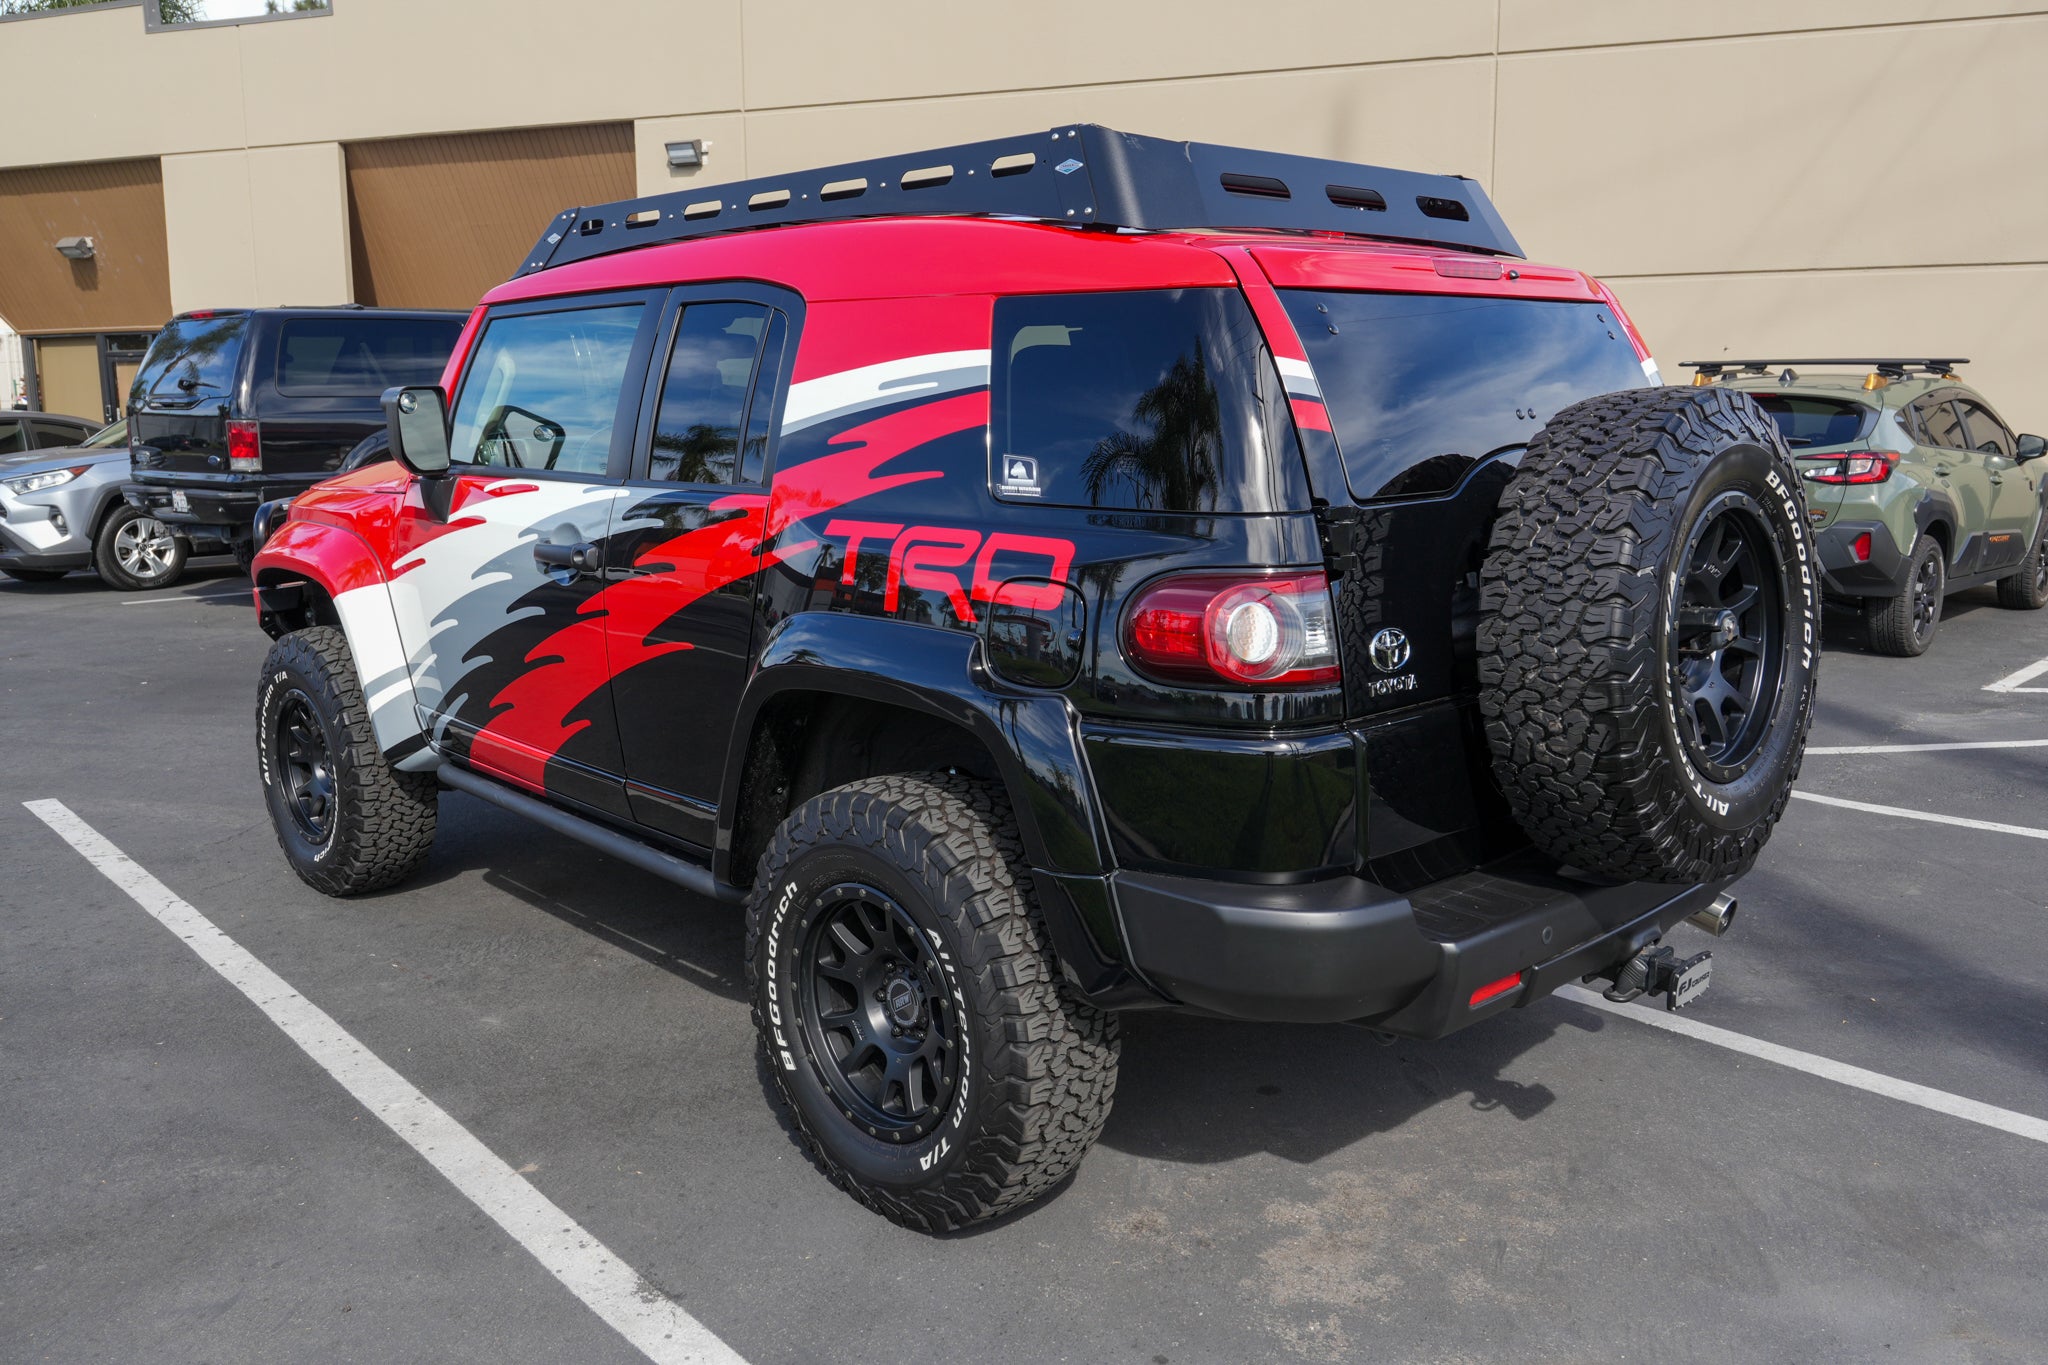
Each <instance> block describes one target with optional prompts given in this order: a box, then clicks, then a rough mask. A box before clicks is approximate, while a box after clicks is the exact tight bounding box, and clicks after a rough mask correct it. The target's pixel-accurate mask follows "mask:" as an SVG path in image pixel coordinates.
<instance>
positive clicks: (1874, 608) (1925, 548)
mask: <svg viewBox="0 0 2048 1365" xmlns="http://www.w3.org/2000/svg"><path fill="white" fill-rule="evenodd" d="M1942 553H1943V551H1942V547H1941V542H1940V541H1939V540H1936V539H1935V538H1934V537H1933V536H1931V535H1924V534H1923V535H1922V536H1921V537H1920V544H1919V546H1918V547H1917V548H1916V549H1915V550H1914V551H1913V556H1912V558H1910V559H1908V560H1907V561H1906V586H1905V587H1903V588H1901V589H1900V590H1899V591H1897V592H1895V593H1893V594H1892V595H1891V596H1890V597H1872V598H1868V599H1866V600H1865V601H1864V603H1863V624H1864V628H1865V629H1866V630H1867V631H1868V632H1869V634H1870V647H1871V648H1872V649H1874V650H1876V651H1877V652H1878V653H1880V654H1889V655H1890V656H1891V657H1893V658H1894V659H1917V658H1919V657H1920V656H1921V655H1922V654H1925V653H1926V652H1927V651H1928V650H1929V649H1931V648H1933V646H1934V637H1935V636H1936V635H1938V634H1940V633H1941V604H1940V603H1939V602H1937V603H1935V608H1934V629H1933V630H1931V631H1929V632H1928V635H1927V638H1926V639H1925V640H1921V639H1918V638H1916V637H1915V635H1914V634H1913V584H1914V583H1915V582H1916V581H1917V580H1918V579H1919V577H1920V561H1921V560H1922V559H1925V558H1926V557H1928V556H1929V555H1935V556H1940V555H1941V554H1942ZM1941 567H1942V587H1943V589H1944V590H1946V589H1947V587H1948V565H1947V564H1946V563H1943V565H1942V566H1941ZM2004 592H2005V586H2004V584H2002V583H2001V584H2000V585H1999V594H2000V596H1999V600H2000V601H2004V600H2005V599H2004Z"/></svg>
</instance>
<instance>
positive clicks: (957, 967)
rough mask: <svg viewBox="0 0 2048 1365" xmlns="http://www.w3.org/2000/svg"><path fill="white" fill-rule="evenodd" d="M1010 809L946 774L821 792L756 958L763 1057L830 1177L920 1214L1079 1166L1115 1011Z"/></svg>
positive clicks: (987, 1199)
mask: <svg viewBox="0 0 2048 1365" xmlns="http://www.w3.org/2000/svg"><path fill="white" fill-rule="evenodd" d="M1028 875H1029V874H1028V870H1027V864H1026V861H1025V858H1024V853H1023V849H1022V846H1021V845H1020V843H1019V842H1018V838H1017V834H1016V830H1015V826H1014V824H1013V822H1012V820H1011V817H1010V813H1009V809H1008V805H1007V802H1005V800H1004V799H1003V797H1002V795H1001V793H1000V791H999V790H998V789H996V788H995V787H993V786H991V785H989V784H987V783H984V782H979V781H975V780H973V779H970V778H965V777H959V776H954V775H949V774H925V775H921V776H897V777H876V778H868V779H865V780H863V781H859V782H853V783H849V784H847V785H846V786H843V787H839V788H836V789H834V790H832V791H829V792H825V793H824V794H822V795H820V796H817V797H814V798H813V799H811V800H810V801H807V802H805V803H804V804H803V805H802V806H800V807H799V808H798V809H797V810H796V811H795V812H794V813H793V814H791V815H790V817H789V818H788V819H787V820H785V821H783V823H782V825H781V827H780V828H779V829H778V830H777V831H776V833H775V837H774V839H773V840H772V841H771V842H770V844H769V846H768V849H767V851H766V853H764V854H763V855H762V860H761V865H760V870H759V873H758V875H757V877H756V879H755V882H754V889H753V894H752V896H751V897H750V898H749V901H748V911H747V971H748V977H749V979H750V981H751V982H752V984H753V989H754V1024H755V1027H756V1029H757V1030H758V1031H759V1034H760V1041H761V1050H762V1057H763V1061H764V1064H765V1065H766V1067H767V1069H768V1070H769V1071H770V1073H772V1074H773V1076H774V1077H775V1084H776V1088H777V1090H778V1091H779V1093H780V1095H781V1098H782V1101H783V1103H784V1104H785V1105H786V1106H787V1108H788V1111H789V1113H790V1114H791V1116H792V1117H793V1119H794V1127H795V1132H796V1136H797V1139H798V1141H799V1142H800V1144H801V1145H802V1146H803V1148H804V1149H805V1151H806V1152H807V1153H808V1154H809V1155H810V1157H811V1159H812V1160H813V1161H814V1162H816V1163H817V1165H818V1167H819V1168H820V1169H821V1170H822V1171H824V1173H825V1174H826V1176H828V1177H829V1178H830V1179H831V1180H832V1182H833V1183H834V1184H836V1185H838V1186H839V1187H840V1188H841V1189H844V1190H845V1191H846V1192H847V1193H849V1194H851V1195H852V1196H853V1197H854V1198H856V1199H858V1200H859V1201H860V1202H861V1203H863V1204H865V1205H867V1206H868V1207H869V1208H871V1209H873V1210H875V1211H876V1212H877V1213H880V1214H882V1215H883V1216H885V1217H887V1218H889V1219H891V1220H893V1221H894V1222H897V1223H900V1224H902V1225H903V1226H905V1227H908V1228H913V1229H916V1230H918V1231H923V1232H944V1231H949V1230H952V1229H954V1228H960V1227H965V1226H966V1225H968V1224H970V1223H976V1222H980V1221H982V1220H984V1219H987V1218H993V1217H996V1216H997V1215H999V1214H1002V1213H1006V1212H1009V1211H1010V1210H1012V1209H1017V1208H1021V1207H1023V1206H1025V1205H1027V1204H1030V1203H1032V1202H1033V1201H1035V1200H1037V1199H1039V1198H1040V1197H1041V1196H1043V1195H1044V1194H1046V1193H1047V1192H1048V1191H1049V1190H1051V1189H1052V1188H1053V1187H1054V1186H1055V1185H1057V1184H1058V1183H1059V1182H1060V1181H1061V1180H1062V1179H1064V1178H1065V1177H1066V1176H1067V1175H1068V1173H1069V1172H1071V1171H1072V1170H1073V1169H1074V1168H1075V1167H1076V1166H1078V1165H1079V1164H1080V1161H1081V1158H1082V1157H1083V1156H1084V1155H1085V1154H1086V1153H1087V1151H1088V1149H1089V1148H1090V1147H1091V1146H1093V1145H1094V1142H1095V1139H1096V1136H1097V1135H1098V1134H1099V1133H1100V1132H1101V1131H1102V1125H1103V1123H1104V1121H1105V1120H1107V1119H1108V1117H1109V1108H1110V1099H1111V1096H1112V1093H1113V1092H1114V1090H1115V1087H1116V1067H1117V1026H1116V1019H1115V1017H1114V1016H1113V1015H1111V1014H1108V1013H1106V1012H1104V1011H1102V1010H1098V1009H1095V1008H1094V1007H1092V1006H1090V1005H1088V1004H1086V1003H1084V1002H1082V1001H1081V1000H1079V999H1078V998H1077V997H1076V996H1075V995H1074V994H1073V992H1072V991H1071V989H1070V988H1069V986H1068V984H1067V982H1066V980H1065V979H1064V978H1063V977H1062V976H1061V975H1060V973H1059V969H1058V967H1057V965H1056V964H1055V962H1054V960H1053V955H1052V951H1051V948H1050V946H1049V940H1048V937H1047V934H1046V929H1045V922H1044V920H1043V918H1042V917H1041V916H1040V914H1039V911H1038V908H1037V906H1036V905H1034V904H1033V902H1032V898H1031V893H1030V891H1029V889H1028V888H1029V882H1028Z"/></svg>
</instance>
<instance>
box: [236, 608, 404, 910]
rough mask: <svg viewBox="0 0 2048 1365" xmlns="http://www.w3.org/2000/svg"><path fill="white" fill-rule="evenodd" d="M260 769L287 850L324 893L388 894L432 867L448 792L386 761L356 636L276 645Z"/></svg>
mask: <svg viewBox="0 0 2048 1365" xmlns="http://www.w3.org/2000/svg"><path fill="white" fill-rule="evenodd" d="M256 762H257V769H258V772H259V774H260V776H261V778H262V781H263V797H264V801H265V802H266V804H268V806H269V807H270V820H271V823H272V824H273V825H274V826H275V827H276V829H277V843H278V847H279V848H282V849H283V850H284V856H285V860H286V861H287V862H289V863H290V864H291V865H292V871H294V872H296V873H298V874H299V877H300V879H301V880H302V881H304V882H305V883H306V884H307V885H308V886H310V887H312V888H313V889H315V890H316V891H323V892H325V893H326V894H328V895H330V896H355V895H360V894H362V893H363V892H366V891H381V890H383V889H384V888H385V887H388V886H395V885H396V884H398V883H399V882H402V881H404V880H405V879H406V878H407V877H410V876H411V875H412V874H413V873H415V872H417V871H418V870H419V868H420V864H422V863H424V862H425V861H426V859H427V852H428V850H429V848H431V847H432V845H433V842H434V824H435V817H436V814H437V809H436V806H437V799H438V796H439V785H438V784H437V783H436V781H435V780H434V777H433V775H432V774H431V773H402V772H398V771H397V770H395V769H394V768H392V766H391V765H390V763H389V762H387V761H386V760H385V758H384V754H383V752H382V751H381V750H379V749H378V747H377V741H376V737H375V736H374V735H373V734H372V733H371V728H370V711H369V707H367V706H366V705H364V703H363V689H362V685H361V684H360V682H358V680H357V678H356V669H355V663H354V661H353V660H352V659H351V657H350V655H349V650H348V640H347V637H345V636H344V635H343V634H342V633H341V632H340V631H339V630H337V629H335V628H334V627H333V626H313V627H310V628H308V629H306V630H296V631H293V632H292V633H291V634H289V635H286V636H285V637H284V638H282V639H280V640H279V641H278V642H277V643H276V644H274V645H272V646H271V647H270V656H269V657H268V658H267V659H265V660H264V662H263V681H262V683H261V684H260V685H259V686H258V688H257V692H256Z"/></svg>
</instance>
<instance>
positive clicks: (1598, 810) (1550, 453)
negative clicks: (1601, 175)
mask: <svg viewBox="0 0 2048 1365" xmlns="http://www.w3.org/2000/svg"><path fill="white" fill-rule="evenodd" d="M1724 439H1726V440H1732V441H1737V442H1742V443H1747V444H1753V445H1756V446H1760V447H1762V448H1763V449H1765V450H1767V451H1771V452H1774V454H1775V458H1776V464H1777V468H1778V471H1779V474H1780V477H1782V478H1783V479H1785V480H1786V481H1787V482H1788V485H1789V486H1790V487H1792V488H1795V489H1796V488H1797V487H1799V483H1798V476H1797V474H1796V473H1795V472H1794V469H1793V465H1792V461H1791V456H1790V453H1789V452H1788V451H1787V450H1786V449H1785V446H1784V442H1783V440H1782V439H1781V438H1780V436H1779V434H1778V430H1777V428H1776V426H1775V425H1774V424H1773V423H1772V422H1771V420H1770V418H1769V417H1768V416H1766V415H1765V414H1764V412H1763V411H1762V410H1761V409H1760V408H1758V407H1757V406H1756V404H1755V403H1754V402H1753V401H1752V400H1750V399H1748V398H1747V397H1746V396H1743V395H1739V394H1735V393H1732V392H1728V391H1723V390H1719V389H1690V388H1684V389H1680V388H1665V389H1631V390H1625V391H1622V392H1619V393H1611V394H1606V395H1604V396H1602V397H1598V398H1592V399H1587V400H1586V401H1584V402H1581V403H1578V404H1575V405H1573V406H1571V407H1568V408H1566V409H1564V410H1563V411H1562V412H1560V413H1558V414H1557V416H1556V417H1554V418H1553V419H1552V420H1551V421H1550V422H1549V424H1548V425H1546V426H1545V427H1544V429H1543V431H1542V432H1541V433H1540V434H1538V436H1537V437H1536V439H1535V440H1534V441H1532V442H1531V443H1530V445H1529V448H1528V451H1527V453H1526V454H1525V455H1524V457H1523V459H1522V462H1521V466H1520V468H1519V470H1518V471H1517V473H1516V475H1515V477H1514V479H1513V480H1512V481H1511V482H1510V483H1509V485H1508V487H1507V488H1506V490H1505V491H1504V492H1503V493H1502V494H1501V503H1500V506H1501V513H1500V516H1499V518H1498V519H1497V521H1496V522H1495V524H1494V529H1493V532H1492V537H1491V540H1490V542H1489V546H1488V553H1487V556H1486V560H1485V563H1484V566H1483V568H1482V570H1481V574H1480V606H1481V613H1480V625H1479V636H1478V639H1479V678H1480V709H1481V715H1482V717H1483V719H1484V722H1485V728H1486V733H1487V738H1488V741H1489V747H1490V748H1491V749H1492V751H1493V771H1494V775H1495V777H1496V779H1497V780H1498V781H1499V783H1500V787H1501V790H1502V792H1503V793H1504V794H1505V795H1506V797H1507V800H1508V805H1509V807H1510V808H1511V810H1512V811H1513V813H1514V817H1515V819H1516V821H1517V822H1518V823H1519V824H1520V825H1521V827H1522V829H1523V831H1524V832H1525V833H1527V834H1528V836H1529V837H1530V839H1531V840H1532V841H1533V842H1534V843H1535V844H1536V845H1537V846H1538V847H1539V848H1541V849H1542V850H1544V851H1545V852H1546V853H1548V854H1550V855H1551V856H1552V857H1554V858H1557V859H1558V860H1559V861H1561V862H1564V863H1567V864H1570V865H1572V866H1575V867H1578V868H1580V869H1583V870H1585V871H1588V872H1593V873H1597V874H1600V875H1604V876H1611V877H1619V878H1624V879H1628V880H1645V881H1659V882H1701V881H1710V880H1714V879H1718V878H1721V877H1727V876H1732V875H1734V874H1736V873H1738V872H1740V871H1743V870H1745V869H1747V868H1748V866H1749V865H1750V864H1751V863H1752V862H1753V861H1754V859H1755V858H1756V855H1757V854H1758V853H1759V852H1760V851H1761V850H1762V848H1763V846H1764V843H1765V842H1766V841H1767V840H1768V838H1769V835H1770V831H1771V828H1772V827H1773V826H1774V825H1775V824H1776V823H1777V821H1778V819H1779V817H1780V816H1781V815H1782V814H1783V812H1784V809H1785V804H1786V802H1787V801H1788V800H1789V799H1790V795H1791V789H1792V779H1794V778H1796V777H1797V776H1798V774H1799V764H1800V760H1801V757H1802V756H1803V754H1804V750H1805V743H1806V730H1807V728H1808V726H1809V724H1810V723H1811V718H1812V708H1811V702H1810V693H1809V696H1808V697H1807V698H1805V699H1798V701H1797V704H1796V705H1795V706H1794V708H1793V710H1794V712H1795V714H1796V721H1795V722H1794V723H1796V724H1797V725H1798V727H1799V733H1798V738H1797V741H1796V743H1795V745H1794V749H1793V754H1792V764H1791V769H1790V772H1789V774H1788V775H1787V777H1786V780H1785V783H1784V785H1783V788H1782V789H1781V790H1780V791H1779V792H1778V794H1777V796H1776V797H1775V799H1774V801H1773V804H1772V805H1771V806H1770V807H1769V809H1768V812H1767V814H1766V815H1765V816H1764V818H1762V819H1760V820H1758V821H1756V822H1755V823H1753V824H1751V825H1750V826H1749V827H1748V828H1746V829H1743V830H1720V829H1716V828H1714V827H1712V826H1710V825H1708V824H1706V823H1704V822H1702V821H1700V820H1698V819H1696V818H1693V817H1692V816H1691V814H1690V807H1689V805H1688V803H1687V801H1686V798H1685V796H1684V794H1683V793H1682V791H1681V790H1680V784H1681V781H1682V780H1683V777H1682V775H1681V774H1679V773H1677V772H1674V771H1672V768H1673V766H1674V764H1673V760H1672V758H1671V757H1670V755H1669V754H1668V753H1667V751H1666V749H1665V746H1664V745H1662V744H1660V743H1659V742H1658V735H1659V733H1660V727H1661V726H1662V725H1663V724H1664V719H1663V714H1662V708H1663V701H1662V689H1661V687H1660V685H1659V679H1658V677H1657V671H1658V662H1657V641H1656V631H1657V629H1658V615H1659V612H1660V610H1661V601H1662V594H1663V583H1662V575H1661V570H1662V567H1663V565H1664V563H1665V561H1666V559H1667V558H1668V557H1669V556H1670V555H1671V554H1672V553H1673V550H1674V542H1675V539H1676V536H1677V533H1678V530H1679V526H1680V522H1681V513H1682V509H1683V508H1684V507H1685V506H1686V505H1687V503H1688V501H1689V495H1690V493H1691V491H1692V488H1693V486H1694V483H1695V482H1696V481H1697V479H1698V477H1699V475H1700V474H1701V472H1702V470H1703V469H1704V467H1705V462H1704V461H1702V460H1701V459H1700V458H1699V455H1698V453H1697V452H1699V451H1700V450H1702V449H1705V448H1706V445H1707V443H1709V442H1718V441H1720V440H1724ZM1802 522H1803V518H1802ZM1797 534H1799V535H1801V536H1806V535H1807V534H1808V532H1807V530H1806V528H1805V526H1804V525H1803V524H1802V525H1800V527H1799V528H1798V531H1797ZM1809 547H1810V541H1809ZM1809 553H1810V551H1809ZM1679 761H1681V762H1682V761H1683V760H1679Z"/></svg>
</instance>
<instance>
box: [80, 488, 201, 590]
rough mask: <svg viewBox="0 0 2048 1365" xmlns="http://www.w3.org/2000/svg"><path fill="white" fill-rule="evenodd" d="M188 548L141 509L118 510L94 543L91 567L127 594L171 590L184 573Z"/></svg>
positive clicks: (94, 539) (105, 522) (124, 508)
mask: <svg viewBox="0 0 2048 1365" xmlns="http://www.w3.org/2000/svg"><path fill="white" fill-rule="evenodd" d="M186 550H187V546H186V544H185V542H184V541H183V540H180V539H179V538H178V537H177V536H175V535H173V534H172V533H171V528H170V527H168V526H166V525H164V524H163V523H162V522H161V521H158V520H157V519H156V518H155V517H153V516H151V515H150V514H149V513H147V512H145V511H143V510H142V509H141V508H139V507H126V506H123V507H116V508H115V509H114V510H113V511H111V512H109V513H107V519H106V520H105V521H103V522H101V523H100V529H99V532H98V533H97V534H96V535H94V536H93V540H92V566H93V568H95V569H97V570H99V575H100V578H101V580H102V581H104V582H107V583H111V584H113V585H114V586H115V587H117V588H120V589H122V590H123V591H126V592H145V591H148V590H149V589H151V588H168V587H169V586H171V584H173V583H175V582H177V581H178V576H179V575H180V574H182V573H184V572H185V554H186Z"/></svg>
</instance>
